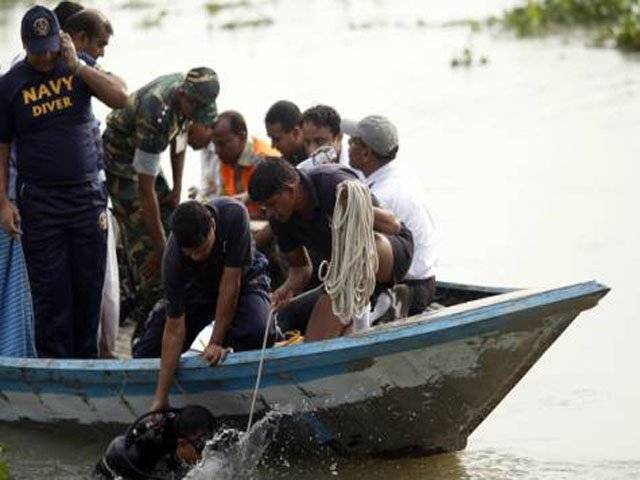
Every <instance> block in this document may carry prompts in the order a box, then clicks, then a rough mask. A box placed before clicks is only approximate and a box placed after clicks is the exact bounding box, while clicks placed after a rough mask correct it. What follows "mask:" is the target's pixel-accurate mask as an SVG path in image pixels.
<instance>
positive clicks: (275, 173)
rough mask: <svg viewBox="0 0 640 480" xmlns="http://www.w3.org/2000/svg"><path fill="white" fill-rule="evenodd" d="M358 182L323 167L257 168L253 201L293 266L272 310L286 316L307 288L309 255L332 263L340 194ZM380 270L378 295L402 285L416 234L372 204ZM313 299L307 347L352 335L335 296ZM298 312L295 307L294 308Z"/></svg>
mask: <svg viewBox="0 0 640 480" xmlns="http://www.w3.org/2000/svg"><path fill="white" fill-rule="evenodd" d="M353 180H358V176H357V174H356V173H355V172H354V171H353V170H351V169H349V168H347V167H344V166H341V165H335V164H326V165H319V166H316V167H313V168H310V169H308V170H300V169H296V168H294V167H293V166H291V165H290V164H289V163H288V162H286V161H285V160H282V159H276V158H274V159H269V160H267V161H264V162H262V163H260V164H258V166H257V167H256V170H255V172H254V174H253V177H252V178H251V182H250V184H249V196H250V197H251V199H252V200H253V201H256V202H258V203H260V204H262V206H263V207H264V208H265V210H266V213H267V217H268V218H269V224H270V225H271V229H272V230H273V233H274V235H275V236H276V238H277V240H278V245H279V247H280V250H281V251H282V252H283V253H284V254H285V256H286V258H287V261H288V263H289V272H288V276H287V280H286V281H285V283H284V284H283V285H282V286H281V287H280V288H278V289H277V290H276V291H275V292H274V293H273V295H272V307H273V308H274V309H275V310H281V309H283V308H284V307H286V306H287V304H288V303H289V302H290V300H291V299H292V298H293V297H294V296H295V295H298V294H299V293H301V292H303V291H304V290H305V289H306V288H307V284H308V282H309V280H310V277H311V271H312V268H311V261H310V260H309V255H308V253H307V249H308V250H310V251H311V252H312V253H313V254H314V255H315V256H316V258H318V259H319V260H320V261H322V260H327V261H328V260H329V259H330V258H331V248H332V244H331V221H332V218H333V212H334V207H335V203H336V191H337V188H338V185H339V184H340V183H342V182H343V181H353ZM372 201H373V204H374V208H373V230H374V232H375V244H376V253H377V255H378V270H377V272H376V291H381V289H384V288H388V287H389V286H392V285H393V284H394V283H396V282H398V281H400V280H402V278H404V276H405V274H406V273H407V270H408V269H409V266H410V264H411V259H412V257H413V238H412V235H411V232H410V231H409V230H408V229H407V228H406V227H405V226H404V224H402V223H401V222H399V221H398V220H397V219H396V217H395V216H394V215H393V213H391V212H390V211H388V210H385V209H383V208H380V207H376V206H375V205H376V204H377V201H375V199H372ZM307 297H311V301H310V302H305V304H306V305H309V306H311V311H310V313H309V317H308V318H309V322H308V325H307V327H306V332H305V339H306V340H307V341H313V340H322V339H325V338H332V337H337V336H340V335H344V334H345V333H348V332H349V331H350V329H351V327H350V326H349V325H347V326H346V327H345V325H344V324H343V323H342V322H341V321H340V320H339V319H338V318H337V317H336V315H335V314H334V313H333V311H332V307H331V300H330V298H329V296H328V295H327V294H326V293H325V292H324V291H323V290H322V289H321V288H319V289H316V290H315V291H313V293H310V294H308V295H307ZM292 307H293V305H292Z"/></svg>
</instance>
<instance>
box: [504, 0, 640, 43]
mask: <svg viewBox="0 0 640 480" xmlns="http://www.w3.org/2000/svg"><path fill="white" fill-rule="evenodd" d="M639 4H640V0H528V1H527V2H526V4H525V5H522V6H519V7H515V8H512V9H510V10H506V11H505V12H504V14H503V16H502V18H501V23H502V25H504V26H505V27H506V28H509V29H511V30H514V31H515V32H516V34H517V35H519V36H522V37H526V36H533V35H542V34H545V33H549V32H551V31H554V30H557V29H560V28H570V27H585V28H594V27H597V28H599V29H600V33H599V36H598V38H597V40H596V42H597V43H603V40H605V39H604V38H603V35H604V36H610V37H612V38H613V39H614V40H615V43H616V45H617V46H618V47H620V48H624V49H629V50H640V5H639Z"/></svg>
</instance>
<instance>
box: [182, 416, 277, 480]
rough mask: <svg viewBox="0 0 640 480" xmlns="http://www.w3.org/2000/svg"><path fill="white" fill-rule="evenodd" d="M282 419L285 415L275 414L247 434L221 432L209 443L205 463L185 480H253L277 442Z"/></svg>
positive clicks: (232, 431) (262, 420) (201, 463)
mask: <svg viewBox="0 0 640 480" xmlns="http://www.w3.org/2000/svg"><path fill="white" fill-rule="evenodd" d="M281 417H282V413H280V412H276V411H271V412H269V413H268V414H267V415H265V416H264V418H262V419H261V420H260V421H258V422H256V423H255V424H254V425H253V426H252V427H251V430H249V431H248V432H246V433H245V432H242V431H240V430H236V429H232V428H227V429H224V430H221V431H219V432H218V433H216V434H215V435H214V436H213V438H212V439H211V440H209V441H208V442H207V446H206V448H205V450H204V452H203V457H202V461H200V463H199V464H198V465H196V466H195V467H193V469H192V470H191V471H190V472H189V473H188V474H187V476H186V477H185V480H186V479H189V480H212V479H215V480H231V479H237V478H242V479H249V478H253V477H254V475H255V473H256V470H257V467H258V462H260V459H261V458H262V455H263V453H264V451H265V450H266V449H267V447H268V446H269V444H270V443H271V442H272V441H273V439H274V438H275V435H276V433H277V431H278V423H279V420H280V418H281Z"/></svg>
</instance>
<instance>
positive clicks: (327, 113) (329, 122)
mask: <svg viewBox="0 0 640 480" xmlns="http://www.w3.org/2000/svg"><path fill="white" fill-rule="evenodd" d="M302 122H303V123H304V122H308V123H313V124H314V125H315V126H316V127H327V128H329V130H331V133H333V135H334V136H336V135H338V134H339V133H340V122H341V119H340V115H339V114H338V112H336V110H335V109H334V108H333V107H330V106H328V105H316V106H315V107H311V108H308V109H307V110H305V111H304V113H303V114H302Z"/></svg>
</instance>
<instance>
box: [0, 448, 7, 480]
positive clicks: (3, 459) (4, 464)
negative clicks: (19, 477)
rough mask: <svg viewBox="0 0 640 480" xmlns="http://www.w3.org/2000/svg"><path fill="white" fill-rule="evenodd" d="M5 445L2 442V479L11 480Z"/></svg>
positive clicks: (0, 462)
mask: <svg viewBox="0 0 640 480" xmlns="http://www.w3.org/2000/svg"><path fill="white" fill-rule="evenodd" d="M4 452H5V447H4V445H2V444H1V443H0V480H9V464H8V463H7V460H6V459H5V456H4Z"/></svg>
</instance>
